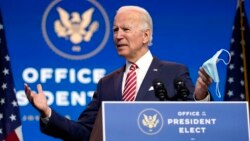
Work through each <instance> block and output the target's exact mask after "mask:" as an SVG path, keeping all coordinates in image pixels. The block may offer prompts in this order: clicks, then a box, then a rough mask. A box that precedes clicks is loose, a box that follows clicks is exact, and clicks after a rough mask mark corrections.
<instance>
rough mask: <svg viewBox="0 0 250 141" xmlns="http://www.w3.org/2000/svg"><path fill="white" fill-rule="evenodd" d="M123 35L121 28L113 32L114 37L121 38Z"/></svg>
mask: <svg viewBox="0 0 250 141" xmlns="http://www.w3.org/2000/svg"><path fill="white" fill-rule="evenodd" d="M123 37H124V34H123V31H122V30H118V31H117V32H116V34H115V38H116V39H122V38H123Z"/></svg>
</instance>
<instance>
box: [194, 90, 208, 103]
mask: <svg viewBox="0 0 250 141" xmlns="http://www.w3.org/2000/svg"><path fill="white" fill-rule="evenodd" d="M207 93H208V94H207V96H206V97H205V98H204V99H200V100H197V99H196V98H195V95H193V97H194V100H195V101H210V99H211V98H210V93H209V92H207Z"/></svg>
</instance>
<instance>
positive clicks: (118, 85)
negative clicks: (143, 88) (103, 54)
mask: <svg viewBox="0 0 250 141" xmlns="http://www.w3.org/2000/svg"><path fill="white" fill-rule="evenodd" d="M125 67H126V66H124V67H122V68H120V69H119V70H118V71H117V73H116V75H117V76H115V77H114V81H113V83H114V94H115V97H116V99H117V100H122V78H123V73H124V71H125Z"/></svg>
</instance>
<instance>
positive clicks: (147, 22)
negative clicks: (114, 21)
mask: <svg viewBox="0 0 250 141" xmlns="http://www.w3.org/2000/svg"><path fill="white" fill-rule="evenodd" d="M125 10H135V11H138V12H140V13H141V15H140V18H141V20H142V25H141V28H142V29H143V30H146V29H150V30H151V35H150V36H149V42H148V46H151V45H152V40H153V20H152V17H151V16H150V14H149V13H148V11H147V10H146V9H144V8H142V7H139V6H132V5H129V6H122V7H120V8H119V9H118V10H117V12H116V13H119V12H122V11H125Z"/></svg>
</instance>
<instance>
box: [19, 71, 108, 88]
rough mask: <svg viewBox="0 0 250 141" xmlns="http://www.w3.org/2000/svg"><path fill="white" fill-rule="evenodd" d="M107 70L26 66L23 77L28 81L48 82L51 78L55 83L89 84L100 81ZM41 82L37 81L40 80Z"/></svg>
mask: <svg viewBox="0 0 250 141" xmlns="http://www.w3.org/2000/svg"><path fill="white" fill-rule="evenodd" d="M105 73H106V70H105V69H102V68H95V69H93V70H91V69H88V68H81V69H80V70H78V71H77V70H75V69H73V68H70V69H67V68H56V69H53V68H41V69H40V71H39V70H36V69H35V68H26V69H24V70H23V73H22V77H23V80H24V81H25V82H26V83H46V82H48V81H49V80H54V82H55V83H62V82H63V80H66V81H65V82H67V81H68V82H70V83H76V82H80V83H82V84H89V83H91V82H93V83H95V84H96V83H98V81H99V80H100V79H101V78H102V77H103V76H104V75H105ZM39 80H40V82H37V81H39Z"/></svg>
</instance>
